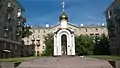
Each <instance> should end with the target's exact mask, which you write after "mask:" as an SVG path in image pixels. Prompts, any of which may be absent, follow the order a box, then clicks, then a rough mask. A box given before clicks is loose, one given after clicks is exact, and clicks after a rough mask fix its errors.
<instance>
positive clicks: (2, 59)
mask: <svg viewBox="0 0 120 68" xmlns="http://www.w3.org/2000/svg"><path fill="white" fill-rule="evenodd" d="M36 58H39V57H18V58H0V62H22V61H27V60H32V59H36Z"/></svg>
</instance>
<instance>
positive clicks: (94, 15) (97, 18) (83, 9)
mask: <svg viewBox="0 0 120 68" xmlns="http://www.w3.org/2000/svg"><path fill="white" fill-rule="evenodd" d="M113 1H114V0H65V2H66V6H65V12H66V14H67V15H68V17H69V22H70V23H73V24H76V25H79V24H87V25H88V24H100V23H103V22H105V16H104V11H105V10H106V8H107V7H108V6H109V5H110V4H111V3H112V2H113ZM19 2H20V3H21V4H22V6H23V7H24V9H25V16H26V18H27V24H29V25H40V26H45V24H50V25H56V24H58V22H59V16H60V14H61V13H62V6H61V2H62V0H19Z"/></svg>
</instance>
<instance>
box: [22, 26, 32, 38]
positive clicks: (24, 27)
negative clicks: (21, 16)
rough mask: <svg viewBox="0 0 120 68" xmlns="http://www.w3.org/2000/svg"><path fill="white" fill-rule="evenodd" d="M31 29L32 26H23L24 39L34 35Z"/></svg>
mask: <svg viewBox="0 0 120 68" xmlns="http://www.w3.org/2000/svg"><path fill="white" fill-rule="evenodd" d="M30 29H31V27H30V26H23V27H22V38H24V37H28V36H29V35H31V34H32V32H31V31H30Z"/></svg>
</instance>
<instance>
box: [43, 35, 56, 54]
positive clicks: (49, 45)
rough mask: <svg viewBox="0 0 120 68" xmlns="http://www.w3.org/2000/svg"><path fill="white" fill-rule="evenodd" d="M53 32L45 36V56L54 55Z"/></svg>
mask: <svg viewBox="0 0 120 68" xmlns="http://www.w3.org/2000/svg"><path fill="white" fill-rule="evenodd" d="M53 39H54V37H53V34H47V36H45V41H44V42H45V45H46V47H45V51H44V54H43V55H45V56H52V55H53V45H54V44H53V42H54V41H53Z"/></svg>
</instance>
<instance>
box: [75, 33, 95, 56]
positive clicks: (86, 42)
mask: <svg viewBox="0 0 120 68" xmlns="http://www.w3.org/2000/svg"><path fill="white" fill-rule="evenodd" d="M75 48H76V49H75V50H76V54H77V55H90V54H93V49H94V44H93V42H92V37H90V36H87V35H86V36H85V35H80V36H77V37H76V38H75Z"/></svg>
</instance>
